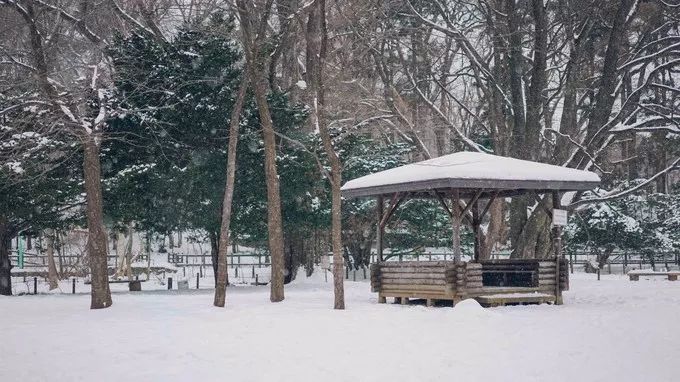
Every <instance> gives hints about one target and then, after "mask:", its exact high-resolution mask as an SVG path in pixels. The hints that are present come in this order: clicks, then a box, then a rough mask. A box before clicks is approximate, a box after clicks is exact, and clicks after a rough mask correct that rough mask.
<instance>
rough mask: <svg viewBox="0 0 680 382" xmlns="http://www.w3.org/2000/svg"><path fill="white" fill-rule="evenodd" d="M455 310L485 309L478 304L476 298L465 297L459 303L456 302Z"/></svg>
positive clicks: (480, 310) (478, 310)
mask: <svg viewBox="0 0 680 382" xmlns="http://www.w3.org/2000/svg"><path fill="white" fill-rule="evenodd" d="M455 308H456V311H459V312H484V311H485V309H484V308H483V307H482V306H481V305H479V303H478V302H477V300H475V299H472V298H467V299H465V300H463V301H461V302H459V303H457V304H456V306H455Z"/></svg>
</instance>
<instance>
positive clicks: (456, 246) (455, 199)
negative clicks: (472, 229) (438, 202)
mask: <svg viewBox="0 0 680 382" xmlns="http://www.w3.org/2000/svg"><path fill="white" fill-rule="evenodd" d="M459 201H460V192H459V190H458V189H454V190H453V196H452V197H451V202H452V206H451V213H452V220H453V260H454V261H455V262H459V261H460V207H459V205H458V203H459Z"/></svg>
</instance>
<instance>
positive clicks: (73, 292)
mask: <svg viewBox="0 0 680 382" xmlns="http://www.w3.org/2000/svg"><path fill="white" fill-rule="evenodd" d="M71 294H76V278H75V277H74V278H73V283H72V285H71Z"/></svg>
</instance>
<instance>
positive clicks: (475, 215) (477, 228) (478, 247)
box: [470, 199, 482, 260]
mask: <svg viewBox="0 0 680 382" xmlns="http://www.w3.org/2000/svg"><path fill="white" fill-rule="evenodd" d="M470 204H472V234H473V236H474V241H475V256H474V259H475V260H479V256H480V254H481V252H482V242H481V240H482V232H481V224H482V219H481V218H480V216H479V203H478V200H477V199H475V200H474V202H473V203H470Z"/></svg>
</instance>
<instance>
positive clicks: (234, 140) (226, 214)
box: [213, 73, 248, 307]
mask: <svg viewBox="0 0 680 382" xmlns="http://www.w3.org/2000/svg"><path fill="white" fill-rule="evenodd" d="M241 76H242V78H241V85H239V89H238V95H237V97H236V103H235V104H234V108H233V109H232V111H231V118H230V120H229V147H228V149H227V184H226V186H225V187H224V199H223V200H222V223H221V224H220V242H219V246H218V251H217V273H216V274H217V278H216V280H215V300H214V302H213V305H215V306H217V307H224V305H225V303H226V297H227V283H228V281H229V280H228V274H227V273H228V272H227V250H228V249H229V225H230V223H231V207H232V201H233V200H234V180H235V179H234V178H235V176H236V146H237V144H238V134H239V131H238V130H239V129H238V128H239V121H240V118H241V109H243V103H244V101H245V98H246V91H247V89H248V80H247V78H248V74H247V73H242V74H241Z"/></svg>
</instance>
